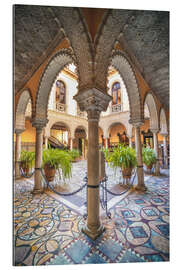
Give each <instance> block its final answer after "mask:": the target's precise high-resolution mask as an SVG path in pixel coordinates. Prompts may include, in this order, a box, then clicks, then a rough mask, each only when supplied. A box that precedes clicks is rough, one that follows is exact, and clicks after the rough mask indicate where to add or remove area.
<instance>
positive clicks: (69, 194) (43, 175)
mask: <svg viewBox="0 0 180 270" xmlns="http://www.w3.org/2000/svg"><path fill="white" fill-rule="evenodd" d="M40 171H41V174H42V177H43V179H44V180H45V182H46V184H47V186H48V187H49V188H50V189H51V190H52V191H53V192H55V193H56V194H58V195H60V196H72V195H74V194H76V193H78V192H80V191H81V190H83V188H85V186H87V183H85V184H84V185H83V186H81V187H80V188H79V189H77V190H75V191H73V192H71V193H61V192H59V191H57V190H55V189H54V188H53V187H52V186H51V185H50V184H49V181H48V180H47V178H46V176H45V174H44V173H43V170H42V169H41V170H40Z"/></svg>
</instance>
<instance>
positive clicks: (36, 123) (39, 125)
mask: <svg viewBox="0 0 180 270" xmlns="http://www.w3.org/2000/svg"><path fill="white" fill-rule="evenodd" d="M48 121H49V120H48V119H33V120H32V126H33V127H35V128H36V129H37V130H38V129H39V130H42V129H43V128H44V127H45V126H46V124H47V123H48Z"/></svg>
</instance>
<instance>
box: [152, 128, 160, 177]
mask: <svg viewBox="0 0 180 270" xmlns="http://www.w3.org/2000/svg"><path fill="white" fill-rule="evenodd" d="M152 132H153V143H154V151H155V154H156V165H155V174H156V175H159V174H160V164H159V151H158V136H157V134H158V131H157V130H152Z"/></svg>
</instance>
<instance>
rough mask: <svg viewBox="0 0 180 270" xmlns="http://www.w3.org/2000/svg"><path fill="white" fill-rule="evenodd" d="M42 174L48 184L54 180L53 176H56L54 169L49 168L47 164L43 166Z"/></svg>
mask: <svg viewBox="0 0 180 270" xmlns="http://www.w3.org/2000/svg"><path fill="white" fill-rule="evenodd" d="M44 173H45V176H46V178H47V180H48V181H49V182H51V181H53V180H54V176H55V174H56V169H55V168H54V167H51V166H49V165H48V164H45V165H44Z"/></svg>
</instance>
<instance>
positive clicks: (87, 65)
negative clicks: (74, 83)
mask: <svg viewBox="0 0 180 270" xmlns="http://www.w3.org/2000/svg"><path fill="white" fill-rule="evenodd" d="M54 12H57V11H56V9H55V8H54ZM57 17H59V20H60V22H61V25H62V28H61V29H63V31H64V34H65V36H66V38H67V39H68V40H69V43H70V45H71V47H72V49H73V52H74V54H75V55H76V59H77V69H78V73H79V90H80V91H81V90H86V89H89V88H92V86H93V55H94V47H93V45H92V39H91V36H90V34H89V31H88V26H87V23H86V21H85V19H84V18H83V14H82V11H81V9H80V8H74V7H62V8H61V9H60V10H59V12H58V14H57Z"/></svg>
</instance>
